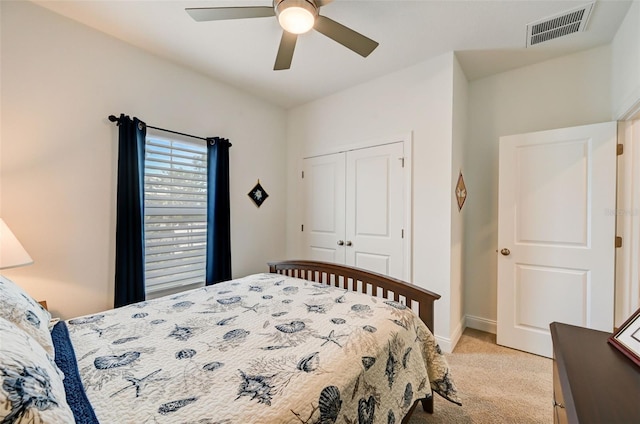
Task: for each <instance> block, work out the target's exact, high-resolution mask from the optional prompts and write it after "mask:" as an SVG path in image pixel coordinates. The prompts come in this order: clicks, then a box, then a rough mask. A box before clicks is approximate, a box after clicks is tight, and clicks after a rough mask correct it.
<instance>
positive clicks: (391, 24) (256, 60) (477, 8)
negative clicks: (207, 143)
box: [34, 0, 638, 108]
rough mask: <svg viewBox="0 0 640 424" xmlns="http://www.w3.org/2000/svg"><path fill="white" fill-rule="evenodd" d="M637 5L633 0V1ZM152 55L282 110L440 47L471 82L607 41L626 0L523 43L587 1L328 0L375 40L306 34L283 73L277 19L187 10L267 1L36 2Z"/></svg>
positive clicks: (336, 13) (341, 17)
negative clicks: (365, 47)
mask: <svg viewBox="0 0 640 424" xmlns="http://www.w3.org/2000/svg"><path fill="white" fill-rule="evenodd" d="M636 1H638V0H636ZM34 2H35V3H38V4H40V5H42V6H43V7H46V8H48V9H50V10H52V11H55V12H57V13H60V14H62V15H64V16H67V17H69V18H71V19H74V20H76V21H79V22H82V23H84V24H86V25H88V26H90V27H93V28H95V29H97V30H99V31H102V32H105V33H107V34H110V35H112V36H114V37H116V38H119V39H121V40H124V41H126V42H128V43H130V44H132V45H135V46H138V47H140V48H142V49H145V50H147V51H149V52H152V53H154V54H156V55H158V56H161V57H164V58H167V59H169V60H171V61H173V62H175V63H178V64H182V65H184V66H186V67H189V68H191V69H194V70H196V71H198V72H201V73H203V74H205V75H208V76H210V77H212V78H214V79H216V80H219V81H222V82H226V83H228V84H230V85H233V86H235V87H238V88H240V89H242V90H245V91H247V92H249V93H252V94H254V95H257V96H259V97H262V98H264V99H267V100H268V101H270V102H272V103H274V104H277V105H280V106H282V107H285V108H289V107H292V106H296V105H300V104H303V103H306V102H309V101H311V100H314V99H317V98H320V97H324V96H326V95H329V94H331V93H334V92H337V91H340V90H342V89H345V88H347V87H350V86H353V85H356V84H359V83H362V82H365V81H367V80H371V79H374V78H376V77H379V76H382V75H385V74H387V73H390V72H393V71H395V70H399V69H402V68H405V67H408V66H410V65H413V64H415V63H418V62H421V61H424V60H427V59H429V58H432V57H435V56H437V55H440V54H442V53H445V52H450V51H456V52H458V58H459V60H460V63H461V65H462V67H463V69H464V71H465V73H466V75H467V77H468V78H469V79H470V80H473V79H477V78H481V77H484V76H487V75H491V74H494V73H497V72H502V71H505V70H508V69H513V68H516V67H519V66H524V65H527V64H531V63H535V62H538V61H542V60H546V59H550V58H552V57H557V56H560V55H564V54H568V53H572V52H577V51H580V50H585V49H588V48H591V47H595V46H599V45H603V44H607V43H609V42H611V40H612V39H613V37H614V35H615V33H616V30H617V28H618V27H619V26H620V23H621V22H622V20H623V18H624V16H625V14H626V12H627V10H628V8H629V6H630V4H631V1H622V0H598V1H597V2H596V4H595V7H594V10H593V13H592V15H591V19H590V21H589V24H588V27H587V30H586V31H585V32H581V33H576V34H571V35H569V36H566V37H563V38H559V39H556V40H552V41H550V42H547V43H543V44H540V45H537V46H535V47H533V48H529V49H526V48H525V39H526V25H527V23H530V22H533V21H538V20H540V19H543V18H546V17H549V16H552V15H555V14H556V13H560V12H564V11H566V10H569V9H571V8H573V7H576V6H580V5H583V4H585V3H589V0H582V1H574V0H571V1H559V0H501V1H487V0H466V1H461V0H447V1H442V0H441V1H434V0H415V1H409V0H395V1H388V0H335V1H334V2H333V3H331V4H329V5H327V6H324V7H322V9H321V10H320V14H322V15H325V16H327V17H330V18H332V19H333V20H336V21H338V22H340V23H342V24H344V25H346V26H349V27H351V28H353V29H354V30H356V31H358V32H360V33H362V34H364V35H366V36H368V37H370V38H372V39H374V40H376V41H378V42H379V43H380V46H379V47H378V48H377V49H376V50H375V51H374V52H373V53H372V54H371V55H370V56H369V57H368V58H362V57H360V56H359V55H357V54H355V53H353V52H351V51H350V50H348V49H346V48H345V47H343V46H341V45H340V44H338V43H336V42H334V41H332V40H331V39H329V38H327V37H325V36H323V35H321V34H320V33H318V32H315V31H311V32H310V33H307V34H304V35H302V36H300V37H299V38H298V43H297V45H296V50H295V53H294V56H293V63H292V65H291V69H290V70H286V71H273V64H274V60H275V57H276V52H277V50H278V45H279V42H280V36H281V29H280V27H279V25H278V23H277V20H276V19H275V18H274V17H269V18H256V19H243V20H233V21H215V22H195V21H194V20H193V19H192V18H191V17H190V16H189V15H188V14H187V13H186V12H185V11H184V9H185V8H186V7H212V6H269V5H271V0H236V1H221V0H210V1H191V0H182V1H176V0H138V1H132V0H110V1H96V0H89V1H87V0H75V1H55V0H34Z"/></svg>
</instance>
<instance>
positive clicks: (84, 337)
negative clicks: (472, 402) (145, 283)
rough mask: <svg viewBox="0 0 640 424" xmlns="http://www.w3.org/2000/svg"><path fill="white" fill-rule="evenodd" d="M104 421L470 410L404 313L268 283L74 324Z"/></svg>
mask: <svg viewBox="0 0 640 424" xmlns="http://www.w3.org/2000/svg"><path fill="white" fill-rule="evenodd" d="M66 324H67V326H68V329H69V333H70V336H71V341H72V343H73V347H74V349H75V353H76V357H77V360H78V368H79V370H80V375H81V378H82V382H83V385H84V387H85V389H86V393H87V396H88V398H89V400H90V402H91V404H92V405H93V407H94V410H95V412H96V415H97V417H98V419H99V420H100V422H101V423H105V424H112V423H136V424H138V423H172V424H173V423H194V424H195V423H198V424H214V423H242V424H244V423H335V422H339V423H384V424H389V423H400V422H401V421H402V418H403V417H404V416H405V414H406V413H407V411H408V410H409V409H410V407H411V405H412V404H413V403H414V401H415V400H417V399H420V398H424V397H426V396H430V395H431V391H432V389H433V390H434V391H435V392H437V393H439V394H440V395H442V396H443V397H445V398H447V399H449V400H451V401H453V402H456V403H458V402H459V399H458V397H457V394H456V389H455V385H454V383H453V381H452V379H451V376H450V375H449V368H448V365H447V363H446V360H445V358H444V356H443V355H442V354H441V352H440V349H439V347H438V346H437V344H436V341H435V338H434V337H433V336H432V334H431V333H430V332H429V330H428V329H427V327H426V326H425V325H424V323H422V321H420V319H419V318H418V317H417V316H416V315H415V314H414V313H413V312H412V311H411V310H409V309H407V308H406V307H404V306H403V305H401V304H399V303H396V302H393V301H388V300H384V299H381V298H375V297H371V296H368V295H365V294H361V293H355V292H348V291H346V290H344V289H340V288H335V287H331V286H326V285H322V284H317V283H313V282H309V281H306V280H300V279H296V278H290V277H285V276H282V275H277V274H256V275H252V276H249V277H245V278H241V279H237V280H232V281H229V282H225V283H220V284H217V285H214V286H209V287H205V288H202V289H196V290H192V291H189V292H185V293H182V294H179V295H173V296H169V297H164V298H161V299H157V300H151V301H146V302H142V303H138V304H135V305H131V306H127V307H123V308H118V309H114V310H111V311H107V312H104V313H100V314H95V315H90V316H85V317H80V318H75V319H71V320H68V321H67V322H66Z"/></svg>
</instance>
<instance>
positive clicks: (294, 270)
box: [269, 260, 440, 333]
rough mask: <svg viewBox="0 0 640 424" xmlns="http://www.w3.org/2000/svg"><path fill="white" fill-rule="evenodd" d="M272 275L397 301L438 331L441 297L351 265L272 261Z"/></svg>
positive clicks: (270, 270)
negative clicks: (436, 320) (435, 323)
mask: <svg viewBox="0 0 640 424" xmlns="http://www.w3.org/2000/svg"><path fill="white" fill-rule="evenodd" d="M269 272H272V273H277V274H282V275H286V276H289V277H297V278H302V279H305V280H309V281H314V282H317V283H324V284H328V285H334V286H336V287H342V288H344V289H350V290H352V291H360V292H362V293H365V294H371V295H374V296H380V297H382V298H385V299H390V300H395V301H396V302H400V303H403V304H405V305H407V306H408V307H410V308H411V309H413V310H414V311H415V312H416V313H417V314H418V316H420V319H422V321H423V322H424V323H425V324H427V327H429V330H431V332H432V333H433V331H434V328H433V302H434V301H436V300H438V299H440V295H439V294H436V293H433V292H431V291H429V290H425V289H422V288H420V287H417V286H414V285H413V284H410V283H407V282H404V281H402V280H398V279H396V278H392V277H388V276H386V275H382V274H378V273H375V272H371V271H366V270H364V269H360V268H354V267H351V266H346V265H339V264H334V263H329V262H317V261H305V260H290V261H281V262H269ZM349 280H351V285H349ZM358 281H360V282H361V283H360V284H358V283H357V282H358Z"/></svg>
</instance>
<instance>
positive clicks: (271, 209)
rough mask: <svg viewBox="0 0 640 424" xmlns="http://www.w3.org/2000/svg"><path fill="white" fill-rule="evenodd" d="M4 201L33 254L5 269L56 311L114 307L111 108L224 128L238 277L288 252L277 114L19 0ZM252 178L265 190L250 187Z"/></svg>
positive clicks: (12, 23) (5, 107) (198, 128)
mask: <svg viewBox="0 0 640 424" xmlns="http://www.w3.org/2000/svg"><path fill="white" fill-rule="evenodd" d="M1 7H2V15H1V16H2V25H1V31H2V34H1V35H2V37H1V38H2V70H1V76H2V80H1V82H2V94H1V95H2V98H1V100H2V112H3V114H2V127H1V137H2V138H1V143H0V148H1V150H2V158H1V163H0V177H1V182H2V185H1V189H2V197H1V199H0V201H1V204H0V213H1V216H2V217H3V218H4V219H5V221H6V222H7V224H8V225H9V226H10V227H11V228H12V230H13V231H14V233H15V234H16V235H17V237H18V238H19V239H20V240H21V241H22V244H23V245H24V246H25V248H26V249H27V250H28V252H29V253H30V254H31V256H32V257H33V259H34V260H35V264H34V265H31V266H28V267H23V268H17V269H15V270H6V271H4V272H3V273H4V274H5V275H6V276H8V277H9V278H12V279H14V280H15V281H16V282H17V283H19V284H20V285H21V286H23V287H24V288H25V289H26V290H27V291H28V292H29V293H30V294H31V295H33V296H34V297H36V298H38V299H46V300H47V301H48V304H49V307H50V308H51V309H52V310H53V314H54V315H59V316H62V317H65V318H66V317H71V316H77V315H80V314H87V313H92V312H95V311H98V310H103V309H107V308H110V307H112V304H113V303H112V302H113V284H114V283H113V279H114V255H115V253H114V249H115V248H114V245H115V193H116V160H117V128H116V126H115V125H114V124H112V123H110V122H108V121H107V116H108V115H110V114H119V113H121V112H122V113H127V114H129V115H131V116H134V115H135V116H137V117H139V118H141V119H142V120H144V121H146V122H147V123H148V124H149V125H155V126H160V127H165V128H170V129H174V130H177V131H182V132H187V133H191V134H197V135H202V136H222V137H227V138H229V139H230V140H231V142H232V143H233V147H232V148H231V153H230V156H231V159H230V161H231V164H230V166H231V175H230V179H231V213H232V217H231V224H232V229H231V234H232V258H233V274H234V276H241V275H246V274H248V273H253V272H263V271H266V270H267V267H266V261H267V260H271V259H279V258H282V257H283V256H284V251H285V241H284V239H283V237H282V235H283V234H284V232H285V227H284V222H285V220H284V217H285V213H286V211H285V203H284V201H283V200H284V197H285V195H286V183H285V178H286V175H285V166H286V163H285V152H286V145H285V141H284V140H285V128H286V125H285V119H286V114H285V112H284V111H283V110H282V109H280V108H278V107H274V106H272V105H270V104H268V103H266V102H264V101H261V100H258V99H256V98H254V97H252V96H249V95H247V94H245V93H243V92H241V91H238V90H236V89H233V88H230V87H229V86H227V85H224V84H221V83H217V82H215V81H212V80H211V79H209V78H206V77H204V76H201V75H199V74H197V73H194V72H192V71H190V70H187V69H185V68H181V67H179V66H176V65H174V64H172V63H170V62H167V61H165V60H162V59H159V58H157V57H155V56H152V55H150V54H148V53H145V52H143V51H141V50H139V49H137V48H134V47H132V46H130V45H127V44H125V43H123V42H121V41H119V40H116V39H114V38H111V37H109V36H107V35H104V34H102V33H99V32H97V31H94V30H92V29H90V28H88V27H85V26H82V25H80V24H78V23H75V22H73V21H71V20H68V19H66V18H63V17H61V16H59V15H56V14H54V13H52V12H50V11H47V10H45V9H43V8H41V7H39V6H36V5H34V4H32V3H27V2H2V4H1ZM258 178H259V179H260V182H261V184H262V185H263V187H264V188H265V189H266V190H267V192H268V193H269V195H270V197H269V199H268V200H267V201H266V202H265V203H264V204H263V205H262V207H261V208H260V209H257V208H256V207H255V205H254V204H253V203H252V202H251V201H250V199H249V197H248V196H247V193H248V192H249V190H250V189H251V188H252V187H253V185H254V184H255V183H256V181H257V179H258Z"/></svg>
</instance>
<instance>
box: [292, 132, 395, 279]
mask: <svg viewBox="0 0 640 424" xmlns="http://www.w3.org/2000/svg"><path fill="white" fill-rule="evenodd" d="M403 149H404V146H403V143H393V144H386V145H382V146H376V147H369V148H364V149H357V150H351V151H348V152H345V153H336V154H331V155H325V156H317V157H312V158H307V159H304V165H303V177H302V178H303V180H302V191H303V196H302V198H303V200H304V205H303V206H302V207H303V209H304V218H303V223H302V226H301V231H302V239H303V246H304V247H303V249H304V251H303V256H304V257H305V258H307V259H311V260H319V261H327V262H334V263H340V264H345V263H346V264H348V265H353V266H356V267H359V268H364V269H368V270H371V271H375V272H379V273H381V274H385V275H390V276H393V277H396V278H406V276H405V275H404V254H405V253H404V243H403V235H404V215H405V203H406V199H404V172H403Z"/></svg>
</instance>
